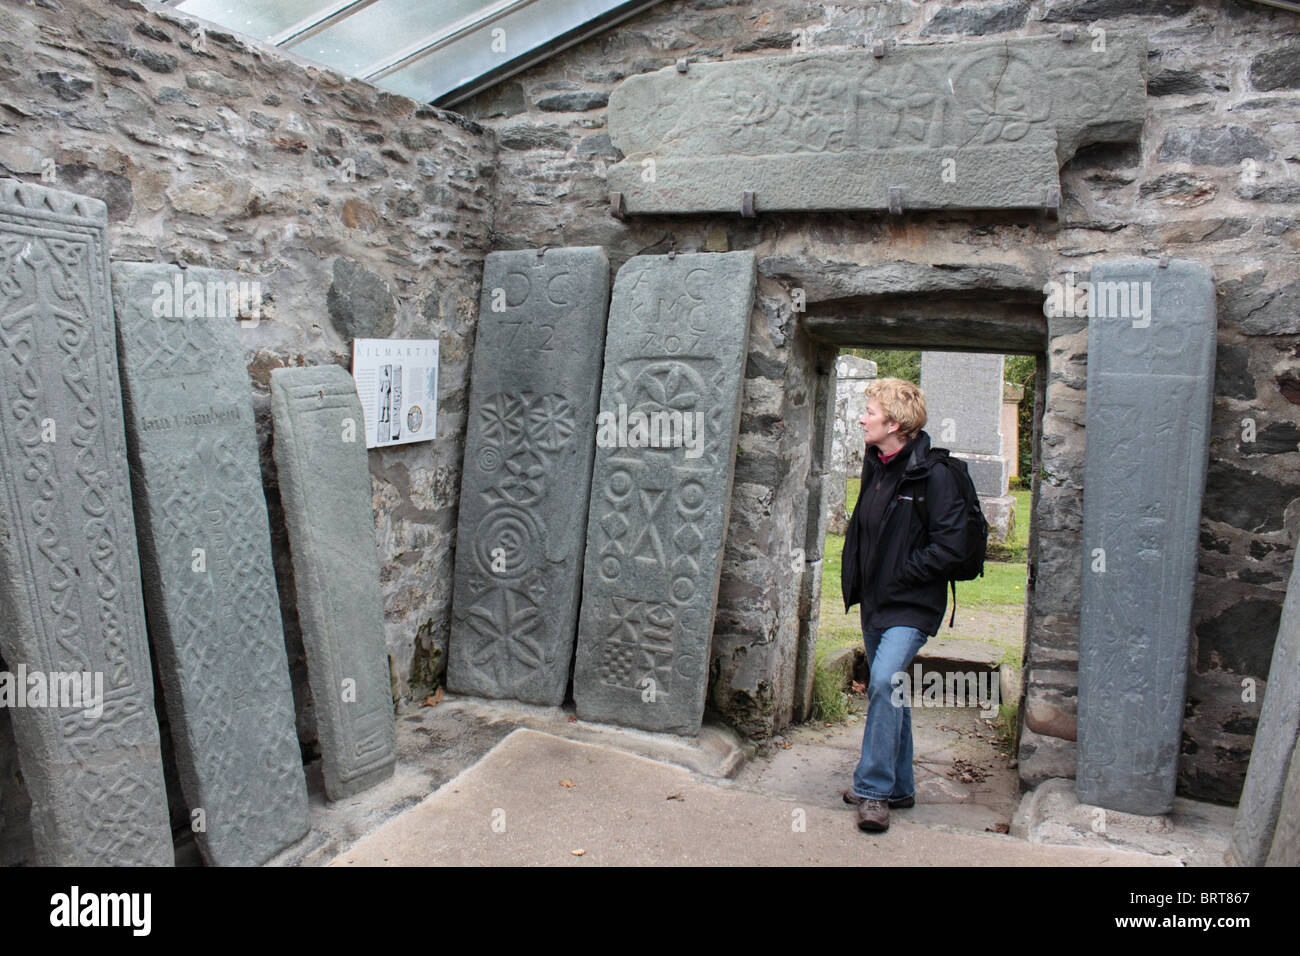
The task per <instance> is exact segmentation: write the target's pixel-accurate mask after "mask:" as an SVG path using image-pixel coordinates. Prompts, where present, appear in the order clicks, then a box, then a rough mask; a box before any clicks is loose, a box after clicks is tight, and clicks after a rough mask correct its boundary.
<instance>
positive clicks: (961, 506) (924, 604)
mask: <svg viewBox="0 0 1300 956" xmlns="http://www.w3.org/2000/svg"><path fill="white" fill-rule="evenodd" d="M907 454H908V460H907V464H906V465H905V467H904V469H903V476H902V478H901V479H900V480H899V482H898V487H897V489H896V490H895V492H894V500H893V501H891V502H890V503H889V504H888V506H887V507H886V508H885V513H884V516H883V518H882V520H881V530H880V534H879V535H878V537H877V539H875V540H871V541H866V540H862V538H863V533H862V527H861V524H860V523H859V509H860V508H861V506H862V497H863V496H862V495H861V494H859V496H858V500H857V502H856V503H855V504H854V506H853V517H852V518H850V519H849V527H848V534H847V536H846V538H845V541H844V556H843V563H842V567H841V569H840V575H841V577H840V580H841V584H842V585H843V587H844V610H845V611H847V610H848V609H849V608H851V607H852V606H853V605H854V604H857V603H859V602H862V604H863V626H864V627H871V628H887V627H895V626H898V625H906V626H908V627H915V628H917V629H919V630H920V631H922V632H923V633H925V634H927V635H933V634H936V633H938V630H939V626H940V624H941V623H942V622H943V614H944V611H945V609H946V608H947V606H948V594H947V585H948V577H949V575H950V574H951V573H952V572H953V571H955V570H956V568H957V566H958V565H959V564H960V563H961V558H962V546H963V541H964V536H965V503H964V502H963V501H962V497H961V494H960V493H959V492H958V490H957V484H956V481H955V479H954V478H953V476H952V473H951V472H950V471H949V470H948V469H947V468H945V467H942V466H938V467H936V466H935V465H934V462H935V461H936V460H937V459H938V458H941V457H944V456H946V455H947V454H948V452H947V450H945V449H942V448H935V449H932V448H931V447H930V436H929V435H928V434H926V433H925V432H921V433H920V434H919V435H918V436H917V439H916V441H915V442H914V443H913V445H912V449H911V451H910V452H908V453H907ZM881 468H882V465H881V464H880V459H879V458H878V457H877V455H876V447H875V446H874V445H869V446H868V447H867V450H866V455H865V456H864V460H863V463H862V487H863V488H864V489H865V488H868V487H870V485H871V483H872V482H874V481H875V478H876V475H877V473H878V472H879V471H880V469H881ZM918 502H924V503H923V504H919V503H918ZM923 513H924V514H925V516H926V518H927V519H928V520H927V521H925V522H924V526H923V521H922V514H923Z"/></svg>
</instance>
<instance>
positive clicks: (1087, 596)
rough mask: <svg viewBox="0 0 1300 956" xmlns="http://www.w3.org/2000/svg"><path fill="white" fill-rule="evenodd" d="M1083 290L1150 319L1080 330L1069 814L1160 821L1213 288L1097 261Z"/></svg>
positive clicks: (1169, 774)
mask: <svg viewBox="0 0 1300 956" xmlns="http://www.w3.org/2000/svg"><path fill="white" fill-rule="evenodd" d="M1092 282H1093V283H1094V286H1096V287H1100V288H1109V289H1110V290H1112V291H1113V290H1120V289H1124V290H1131V292H1132V293H1133V294H1134V298H1132V299H1130V301H1131V302H1132V301H1137V299H1136V297H1137V296H1140V297H1141V300H1140V301H1142V302H1145V303H1146V304H1148V305H1150V308H1149V309H1145V308H1130V309H1128V310H1123V309H1119V310H1112V309H1111V308H1109V307H1107V308H1104V309H1102V310H1101V311H1103V312H1105V313H1106V314H1105V315H1094V316H1090V317H1089V322H1088V401H1087V428H1088V444H1087V451H1086V454H1085V459H1084V488H1083V549H1084V553H1083V556H1082V558H1083V560H1082V565H1083V582H1082V606H1081V614H1080V621H1079V747H1078V775H1077V778H1076V784H1077V790H1078V795H1079V800H1080V801H1081V802H1083V803H1088V804H1093V805H1095V806H1102V807H1107V808H1109V809H1112V810H1121V811H1125V812H1129V813H1145V814H1156V813H1168V812H1170V811H1172V809H1173V800H1174V784H1175V778H1176V771H1177V767H1178V753H1179V742H1180V739H1181V733H1182V724H1183V708H1184V704H1185V700H1184V691H1185V688H1186V683H1187V659H1188V646H1189V641H1190V636H1191V615H1192V592H1193V588H1194V585H1195V581H1196V554H1197V549H1198V527H1199V524H1200V514H1201V498H1202V495H1203V492H1204V488H1205V472H1206V462H1207V461H1208V459H1209V427H1210V406H1211V403H1212V400H1213V385H1214V352H1215V338H1216V314H1215V301H1214V283H1213V281H1212V279H1211V276H1210V272H1209V270H1208V269H1207V268H1206V267H1205V266H1203V265H1201V264H1199V263H1196V262H1191V261H1188V260H1173V261H1171V262H1169V264H1168V267H1167V268H1163V269H1162V268H1160V267H1159V266H1158V265H1157V264H1156V263H1155V262H1152V261H1149V260H1135V261H1116V262H1106V263H1101V264H1098V265H1096V266H1095V267H1094V268H1093V270H1092ZM1103 283H1105V284H1108V285H1100V284H1103ZM1121 283H1123V284H1124V285H1120V284H1121ZM1114 301H1116V302H1118V301H1119V299H1118V297H1115V299H1114ZM1116 311H1119V312H1125V313H1127V314H1115V312H1116ZM1142 313H1145V314H1142ZM1098 549H1100V550H1098ZM1103 552H1104V553H1103ZM1103 557H1104V561H1105V565H1104V566H1105V571H1104V572H1102V571H1100V570H1094V568H1097V569H1100V567H1101V566H1102V565H1101V563H1100V560H1101V559H1102V558H1103Z"/></svg>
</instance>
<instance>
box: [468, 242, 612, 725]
mask: <svg viewBox="0 0 1300 956" xmlns="http://www.w3.org/2000/svg"><path fill="white" fill-rule="evenodd" d="M608 306H609V260H608V259H607V258H606V256H605V253H604V250H602V249H599V248H594V247H592V248H576V249H549V250H547V251H546V252H545V253H544V254H540V255H539V254H538V252H537V251H534V250H525V251H520V252H494V253H491V254H490V255H489V256H488V257H487V263H486V265H485V266H484V271H483V301H482V307H481V308H480V310H479V326H478V333H477V339H476V342H475V346H474V370H473V375H472V378H471V382H472V384H471V389H470V405H469V408H470V412H469V427H468V434H467V436H466V439H465V470H464V478H463V480H462V486H461V498H460V516H459V522H460V523H459V531H458V533H457V538H456V541H457V549H456V580H455V592H454V596H453V602H452V607H453V617H452V626H451V640H450V648H449V658H448V665H447V667H448V669H447V681H448V686H449V687H451V688H452V689H453V690H457V691H462V692H465V693H470V694H479V695H482V696H485V697H509V698H514V699H517V700H524V701H529V702H531V703H534V704H552V705H555V704H560V703H562V702H563V701H564V695H565V691H566V690H567V687H568V681H569V665H570V663H571V662H572V659H573V643H574V632H575V630H576V628H577V622H578V605H579V602H580V598H581V593H582V583H581V582H582V579H581V577H580V575H581V571H582V554H583V547H584V544H585V542H586V528H587V525H586V522H587V496H588V493H589V491H590V488H591V465H592V458H593V456H594V455H595V450H596V449H595V444H594V439H595V436H596V402H597V399H598V398H599V391H600V365H601V360H602V355H603V343H604V340H605V318H606V314H607V311H608Z"/></svg>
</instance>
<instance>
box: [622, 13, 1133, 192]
mask: <svg viewBox="0 0 1300 956" xmlns="http://www.w3.org/2000/svg"><path fill="white" fill-rule="evenodd" d="M1094 41H1095V38H1093V37H1092V36H1087V37H1086V38H1085V37H1082V36H1081V37H1080V38H1079V39H1078V40H1076V41H1075V42H1072V43H1065V42H1063V41H1062V40H1061V39H1060V38H1059V37H1055V36H1040V37H1015V38H1011V39H1003V40H981V41H974V42H969V43H946V44H936V45H913V44H908V45H905V46H896V47H893V48H891V49H889V50H888V52H887V53H886V54H885V55H884V56H882V57H876V56H874V55H873V53H872V52H871V51H865V50H864V51H847V52H843V53H808V54H801V55H797V56H788V57H757V58H747V59H741V60H731V61H727V62H722V63H692V64H690V65H689V69H688V70H687V72H685V73H680V72H678V71H677V70H676V69H675V68H673V67H667V68H665V69H663V70H659V71H658V72H656V73H648V74H642V75H640V76H633V77H629V78H628V79H627V80H624V81H623V82H622V83H621V84H619V86H617V87H615V89H614V91H613V93H612V94H611V95H610V100H609V133H610V140H611V142H612V143H613V144H614V145H615V146H616V147H618V148H619V149H621V150H622V151H623V152H624V153H625V154H626V158H625V159H624V160H623V161H622V162H620V163H618V164H617V165H615V166H613V167H611V168H610V170H609V177H608V178H609V188H610V190H611V191H613V192H617V193H621V194H622V197H623V200H624V202H625V207H626V211H627V212H629V213H680V212H740V211H741V210H742V203H743V197H742V193H743V192H744V191H751V192H753V194H754V196H753V205H754V208H755V210H757V211H760V212H761V211H763V210H767V209H841V210H842V209H889V208H890V207H891V198H890V193H891V190H897V193H896V194H895V202H894V205H895V207H896V210H903V209H942V208H948V209H952V208H1007V207H1043V206H1044V205H1048V204H1050V199H1049V190H1051V189H1055V190H1056V196H1057V200H1058V203H1059V187H1060V181H1059V176H1058V171H1059V168H1060V166H1061V165H1062V164H1064V163H1065V162H1066V161H1067V160H1068V159H1069V158H1070V157H1071V156H1073V155H1074V153H1075V151H1076V150H1077V149H1078V148H1079V147H1081V146H1084V145H1086V144H1088V143H1093V142H1099V141H1114V140H1134V139H1136V138H1137V137H1138V135H1139V134H1140V132H1141V129H1142V120H1143V117H1144V115H1145V111H1146V104H1145V100H1146V62H1147V44H1146V37H1145V36H1143V35H1139V34H1132V33H1117V32H1112V31H1107V33H1106V36H1105V49H1104V50H1099V49H1096V46H1097V44H1096V43H1095V42H1094Z"/></svg>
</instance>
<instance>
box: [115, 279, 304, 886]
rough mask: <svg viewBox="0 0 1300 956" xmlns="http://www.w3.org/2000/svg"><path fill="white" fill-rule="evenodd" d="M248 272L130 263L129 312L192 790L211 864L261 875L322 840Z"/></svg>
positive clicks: (136, 419) (158, 571) (125, 366)
mask: <svg viewBox="0 0 1300 956" xmlns="http://www.w3.org/2000/svg"><path fill="white" fill-rule="evenodd" d="M232 278H234V277H233V276H232V274H230V273H223V272H218V271H216V270H213V269H196V268H191V269H180V268H178V267H176V266H169V265H154V264H150V263H137V262H118V263H114V264H113V305H114V309H115V311H116V313H117V324H118V342H119V354H120V356H121V363H122V388H123V398H124V399H125V404H126V413H127V414H126V420H127V440H128V447H129V452H130V461H131V479H132V480H131V484H132V490H133V493H134V495H135V504H136V507H135V511H136V519H137V524H138V527H139V537H140V563H141V571H142V574H143V578H144V594H145V603H146V604H147V606H148V608H149V639H150V641H151V643H152V645H153V648H154V653H155V655H156V658H157V661H158V679H159V682H160V683H161V685H162V688H163V698H164V700H165V702H166V704H167V715H168V719H169V723H170V728H171V735H172V740H173V742H174V744H175V748H176V766H177V770H178V773H179V775H180V781H181V789H182V791H183V792H184V794H185V799H186V803H187V804H188V807H189V809H190V811H191V813H192V814H198V813H201V816H196V817H195V818H194V821H193V822H194V823H195V824H196V825H195V827H194V835H195V840H196V842H197V843H198V846H199V850H200V851H201V852H202V853H203V856H204V859H206V860H207V861H208V862H209V863H211V864H217V865H223V866H225V865H234V866H254V865H257V864H259V863H262V862H264V861H265V860H266V859H268V858H269V857H271V856H272V855H273V854H275V853H276V852H278V851H279V850H281V849H283V848H284V847H285V846H288V845H289V844H291V843H293V842H295V841H296V840H298V839H300V838H301V837H302V836H303V835H305V834H306V832H307V788H306V779H305V777H304V775H303V768H302V753H301V750H300V748H299V745H298V735H297V732H296V730H295V727H294V709H293V690H292V687H291V686H290V683H289V665H288V659H287V656H286V654H285V648H284V631H283V628H282V625H281V621H280V597H279V593H278V592H277V590H276V585H275V570H274V568H273V567H272V564H271V532H270V526H269V523H268V521H267V516H266V499H265V497H264V496H263V493H262V470H261V466H260V464H259V461H258V450H257V431H256V428H255V426H254V423H253V403H252V400H251V394H252V391H251V387H250V385H249V381H248V371H247V369H246V368H245V366H244V355H243V350H242V349H241V348H240V344H239V338H238V333H237V327H238V326H237V318H236V317H237V315H238V314H239V310H238V305H239V300H238V298H237V297H232V296H231V295H230V292H231V286H230V280H232ZM235 291H236V294H237V293H238V286H237V285H236V287H235ZM200 822H201V823H202V827H199V826H198V825H197V824H199V823H200Z"/></svg>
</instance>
